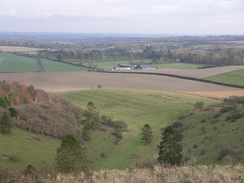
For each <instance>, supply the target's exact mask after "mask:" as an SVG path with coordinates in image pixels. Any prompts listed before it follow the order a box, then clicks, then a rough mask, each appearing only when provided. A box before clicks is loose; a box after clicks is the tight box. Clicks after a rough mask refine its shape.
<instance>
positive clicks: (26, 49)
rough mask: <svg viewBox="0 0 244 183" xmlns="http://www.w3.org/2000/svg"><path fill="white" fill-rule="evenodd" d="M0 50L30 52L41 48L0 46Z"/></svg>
mask: <svg viewBox="0 0 244 183" xmlns="http://www.w3.org/2000/svg"><path fill="white" fill-rule="evenodd" d="M0 50H1V51H3V52H15V51H16V52H32V51H38V50H43V49H41V48H39V49H38V48H28V47H20V46H0Z"/></svg>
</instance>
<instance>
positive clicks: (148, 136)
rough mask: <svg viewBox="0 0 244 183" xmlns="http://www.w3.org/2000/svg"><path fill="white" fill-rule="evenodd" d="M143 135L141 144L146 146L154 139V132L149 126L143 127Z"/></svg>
mask: <svg viewBox="0 0 244 183" xmlns="http://www.w3.org/2000/svg"><path fill="white" fill-rule="evenodd" d="M141 135H142V137H141V143H142V144H144V145H149V144H150V143H151V141H152V139H153V134H152V130H151V127H150V125H149V124H145V125H144V126H143V128H142V133H141Z"/></svg>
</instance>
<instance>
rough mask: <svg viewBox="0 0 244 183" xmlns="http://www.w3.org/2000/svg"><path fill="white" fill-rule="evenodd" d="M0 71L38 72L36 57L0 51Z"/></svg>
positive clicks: (39, 69)
mask: <svg viewBox="0 0 244 183" xmlns="http://www.w3.org/2000/svg"><path fill="white" fill-rule="evenodd" d="M0 58H1V59H2V61H1V62H0V72H39V71H41V68H40V67H39V64H38V61H37V60H36V59H32V58H27V57H21V56H17V55H13V54H9V53H0Z"/></svg>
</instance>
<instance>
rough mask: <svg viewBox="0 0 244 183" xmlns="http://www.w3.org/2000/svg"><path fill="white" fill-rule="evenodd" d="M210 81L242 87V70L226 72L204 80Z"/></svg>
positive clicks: (243, 81)
mask: <svg viewBox="0 0 244 183" xmlns="http://www.w3.org/2000/svg"><path fill="white" fill-rule="evenodd" d="M204 79H206V80H210V81H217V82H220V83H227V84H235V85H241V86H244V69H241V70H237V71H232V72H226V73H223V74H218V75H215V76H211V77H207V78H204Z"/></svg>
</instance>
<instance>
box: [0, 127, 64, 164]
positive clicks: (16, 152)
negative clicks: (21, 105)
mask: <svg viewBox="0 0 244 183" xmlns="http://www.w3.org/2000/svg"><path fill="white" fill-rule="evenodd" d="M60 144H61V140H57V139H54V138H51V137H46V136H42V135H37V134H34V133H32V132H27V131H23V130H18V129H12V133H11V135H2V134H0V147H1V148H0V166H1V167H11V168H25V167H27V166H28V165H29V164H31V165H32V166H34V167H37V166H46V165H53V164H54V160H55V157H56V152H57V151H56V150H57V148H58V146H60Z"/></svg>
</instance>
